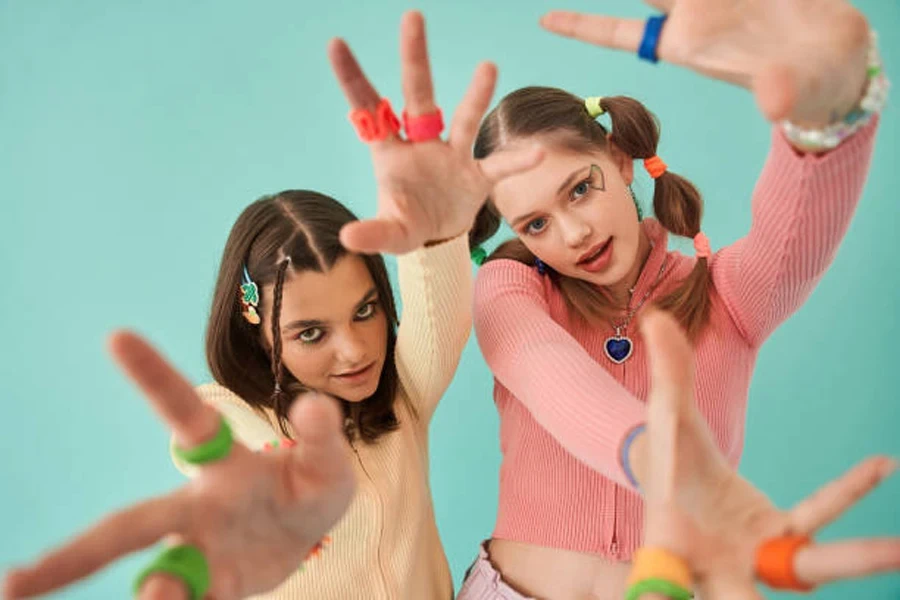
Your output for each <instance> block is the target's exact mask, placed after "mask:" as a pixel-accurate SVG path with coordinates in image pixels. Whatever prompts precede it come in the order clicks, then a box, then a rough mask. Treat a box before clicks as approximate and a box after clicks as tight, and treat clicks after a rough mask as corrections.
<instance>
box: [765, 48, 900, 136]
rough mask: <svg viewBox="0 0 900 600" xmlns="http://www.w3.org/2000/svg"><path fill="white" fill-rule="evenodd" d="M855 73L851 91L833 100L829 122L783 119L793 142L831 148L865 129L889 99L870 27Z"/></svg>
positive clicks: (784, 126)
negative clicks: (865, 51)
mask: <svg viewBox="0 0 900 600" xmlns="http://www.w3.org/2000/svg"><path fill="white" fill-rule="evenodd" d="M856 73H857V76H856V77H854V78H853V82H852V83H851V84H850V86H852V87H848V88H847V89H848V90H852V92H848V93H847V94H844V97H843V98H841V99H839V100H837V101H836V102H835V103H833V104H832V109H831V119H830V120H829V122H827V123H823V122H822V120H821V119H818V120H811V121H803V120H802V119H795V120H793V121H783V122H782V123H781V127H782V131H783V132H784V134H785V137H786V138H787V140H788V142H790V143H791V145H793V146H794V147H795V148H797V149H798V150H800V151H802V152H824V151H827V150H831V149H833V148H836V147H837V146H838V145H839V144H840V143H841V142H842V141H844V140H845V139H847V138H848V137H850V136H851V135H853V134H854V133H856V132H857V131H858V130H860V129H862V128H863V127H864V126H865V125H866V124H867V123H868V122H869V121H870V120H871V118H872V116H873V115H874V114H876V113H878V112H881V109H882V108H883V107H884V104H885V102H886V101H887V91H888V87H889V83H888V81H887V78H886V77H885V74H884V71H883V69H882V65H881V58H880V56H879V54H878V48H877V37H876V35H875V32H874V31H870V36H869V49H868V55H867V59H866V62H865V64H860V65H859V66H858V68H857V69H856ZM860 82H861V83H860Z"/></svg>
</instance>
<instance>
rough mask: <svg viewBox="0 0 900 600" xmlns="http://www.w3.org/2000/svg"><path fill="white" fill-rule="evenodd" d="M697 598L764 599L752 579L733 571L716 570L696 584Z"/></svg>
mask: <svg viewBox="0 0 900 600" xmlns="http://www.w3.org/2000/svg"><path fill="white" fill-rule="evenodd" d="M697 588H698V589H697V597H698V598H709V599H713V600H715V599H717V598H725V599H727V600H765V598H764V596H763V595H762V594H760V593H759V590H757V589H756V584H755V583H754V581H753V580H752V579H749V578H747V577H743V576H741V575H737V574H734V573H727V572H725V573H723V572H716V573H714V574H713V575H712V576H710V577H709V578H708V579H706V580H704V581H702V582H700V583H699V584H698V586H697Z"/></svg>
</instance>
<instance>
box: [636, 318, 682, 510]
mask: <svg viewBox="0 0 900 600" xmlns="http://www.w3.org/2000/svg"><path fill="white" fill-rule="evenodd" d="M639 326H640V331H641V335H642V336H643V338H644V342H645V343H646V346H647V353H648V355H649V359H650V397H649V401H648V407H647V447H648V450H647V455H648V457H649V464H648V465H647V467H648V468H647V481H646V484H645V495H646V499H647V501H648V503H650V504H655V503H657V502H666V501H668V500H670V499H671V498H672V496H673V495H674V493H675V477H676V465H677V463H678V454H679V448H678V433H679V429H680V422H681V420H682V419H684V418H685V416H686V415H687V411H688V410H690V403H691V402H693V386H694V379H693V356H692V350H691V346H690V344H689V343H688V340H687V338H686V337H685V334H684V332H683V331H682V330H681V328H680V327H679V326H678V324H677V323H676V322H675V319H674V318H673V317H672V316H671V315H669V314H668V313H665V312H662V311H660V310H659V309H655V308H651V309H648V310H647V311H646V312H645V313H644V315H643V316H642V317H641V320H640V324H639Z"/></svg>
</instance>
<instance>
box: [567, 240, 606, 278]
mask: <svg viewBox="0 0 900 600" xmlns="http://www.w3.org/2000/svg"><path fill="white" fill-rule="evenodd" d="M612 245H613V239H612V238H609V239H607V240H606V241H605V242H601V243H599V244H596V245H595V246H592V247H591V249H590V250H588V251H587V252H585V253H584V254H582V255H581V256H580V257H579V259H578V262H577V263H575V264H576V266H578V267H580V268H581V269H584V270H585V271H588V272H589V273H596V272H598V271H602V270H603V269H605V268H606V267H607V266H608V265H609V262H610V260H612Z"/></svg>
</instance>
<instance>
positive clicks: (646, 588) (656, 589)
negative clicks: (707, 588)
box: [625, 579, 694, 600]
mask: <svg viewBox="0 0 900 600" xmlns="http://www.w3.org/2000/svg"><path fill="white" fill-rule="evenodd" d="M651 592H653V593H657V594H665V595H666V596H668V597H669V598H671V599H672V600H691V598H693V597H694V594H693V593H692V592H691V591H690V590H686V589H684V588H683V587H681V586H680V585H678V584H676V583H672V582H671V581H668V580H666V579H643V580H641V581H638V582H637V583H635V584H634V585H632V586H631V587H630V588H628V592H627V593H626V594H625V600H638V598H640V597H641V596H642V595H644V594H649V593H651Z"/></svg>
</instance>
